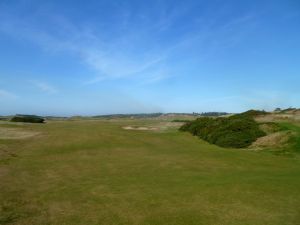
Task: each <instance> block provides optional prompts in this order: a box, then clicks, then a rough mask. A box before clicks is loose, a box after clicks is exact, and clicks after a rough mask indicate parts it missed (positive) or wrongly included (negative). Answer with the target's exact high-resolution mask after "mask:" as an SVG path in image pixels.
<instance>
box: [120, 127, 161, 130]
mask: <svg viewBox="0 0 300 225" xmlns="http://www.w3.org/2000/svg"><path fill="white" fill-rule="evenodd" d="M123 129H124V130H158V128H157V127H135V126H126V127H123Z"/></svg>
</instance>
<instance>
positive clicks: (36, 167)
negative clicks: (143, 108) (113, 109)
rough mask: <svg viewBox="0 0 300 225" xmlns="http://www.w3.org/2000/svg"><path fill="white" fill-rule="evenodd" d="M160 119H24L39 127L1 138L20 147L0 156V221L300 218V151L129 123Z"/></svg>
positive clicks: (228, 223)
mask: <svg viewBox="0 0 300 225" xmlns="http://www.w3.org/2000/svg"><path fill="white" fill-rule="evenodd" d="M158 124H159V121H154V120H153V121H151V120H115V121H101V120H98V121H96V120H95V121H61V122H58V121H57V122H50V123H47V124H24V125H22V126H21V129H23V130H28V131H34V132H37V133H39V135H37V136H34V137H31V138H28V139H14V140H5V139H0V149H1V146H5V147H6V149H7V151H11V152H13V153H14V154H15V156H14V157H12V156H10V155H8V156H3V157H2V160H1V161H0V180H1V182H0V204H1V208H0V224H14V225H27V224H31V225H40V224H43V225H44V224H45V225H47V224H49V225H50V224H51V225H62V224H64V225H71V224H72V225H73V224H74V225H77V224H78V225H79V224H80V225H81V224H82V225H86V224H89V225H93V224H95V225H96V224H97V225H98V224H103V225H119V224H120V225H121V224H122V225H123V224H124V225H125V224H134V225H143V224H145V225H146V224H147V225H160V224H164V225H165V224H172V225H189V224H197V225H201V224H203V225H210V224H222V225H240V224H243V225H246V224H249V225H250V224H251V225H252V224H255V225H260V224H261V225H268V224H270V225H282V224H285V225H294V224H295V225H296V224H298V223H299V221H300V212H299V208H300V179H299V174H300V157H299V154H298V153H296V152H294V153H291V154H289V155H274V154H271V153H269V152H264V151H262V152H253V151H247V150H243V149H242V150H237V149H224V148H221V147H217V146H214V145H210V144H208V143H206V142H204V141H202V140H200V139H199V138H197V137H194V136H192V135H190V134H188V133H184V132H178V131H177V130H176V129H175V128H172V129H167V130H164V131H161V132H159V131H138V130H124V129H122V127H123V126H127V125H130V126H148V125H158ZM0 126H7V125H0ZM18 126H19V127H20V125H18ZM282 126H284V124H283V125H282ZM285 126H291V127H286V128H287V129H290V128H292V129H296V130H298V129H299V127H297V126H296V125H287V124H286V125H285ZM298 131H299V130H298ZM296 143H298V142H296ZM298 144H299V143H298ZM298 144H297V145H298Z"/></svg>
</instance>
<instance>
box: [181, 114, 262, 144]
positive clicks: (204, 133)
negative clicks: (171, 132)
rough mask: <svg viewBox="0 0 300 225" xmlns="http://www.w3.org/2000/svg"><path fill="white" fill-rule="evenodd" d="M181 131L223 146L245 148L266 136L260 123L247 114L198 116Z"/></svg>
mask: <svg viewBox="0 0 300 225" xmlns="http://www.w3.org/2000/svg"><path fill="white" fill-rule="evenodd" d="M180 130H181V131H188V132H190V133H192V134H193V135H195V136H198V137H200V138H201V139H203V140H206V141H207V142H209V143H212V144H216V145H219V146H222V147H234V148H243V147H247V146H249V145H250V144H251V143H252V142H254V141H255V140H256V139H257V138H259V137H261V136H264V135H265V133H264V132H263V131H262V130H260V128H259V125H258V123H256V122H255V121H254V119H253V118H252V117H251V116H249V115H247V114H238V115H234V116H231V117H227V118H216V119H214V118H208V117H203V118H198V119H196V120H194V121H191V122H187V123H185V124H184V125H183V126H182V127H181V128H180Z"/></svg>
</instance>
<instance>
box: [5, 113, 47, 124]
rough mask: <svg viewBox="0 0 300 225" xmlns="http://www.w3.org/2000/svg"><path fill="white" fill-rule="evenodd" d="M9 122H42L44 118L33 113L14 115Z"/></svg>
mask: <svg viewBox="0 0 300 225" xmlns="http://www.w3.org/2000/svg"><path fill="white" fill-rule="evenodd" d="M10 121H11V122H23V123H44V121H45V120H44V118H42V117H39V116H35V115H16V116H14V117H13V118H11V120H10Z"/></svg>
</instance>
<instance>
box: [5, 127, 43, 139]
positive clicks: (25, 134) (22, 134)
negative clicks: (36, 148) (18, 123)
mask: <svg viewBox="0 0 300 225" xmlns="http://www.w3.org/2000/svg"><path fill="white" fill-rule="evenodd" d="M38 134H39V133H38V132H34V131H26V130H22V129H20V128H7V127H0V139H24V138H30V137H33V136H36V135H38Z"/></svg>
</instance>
